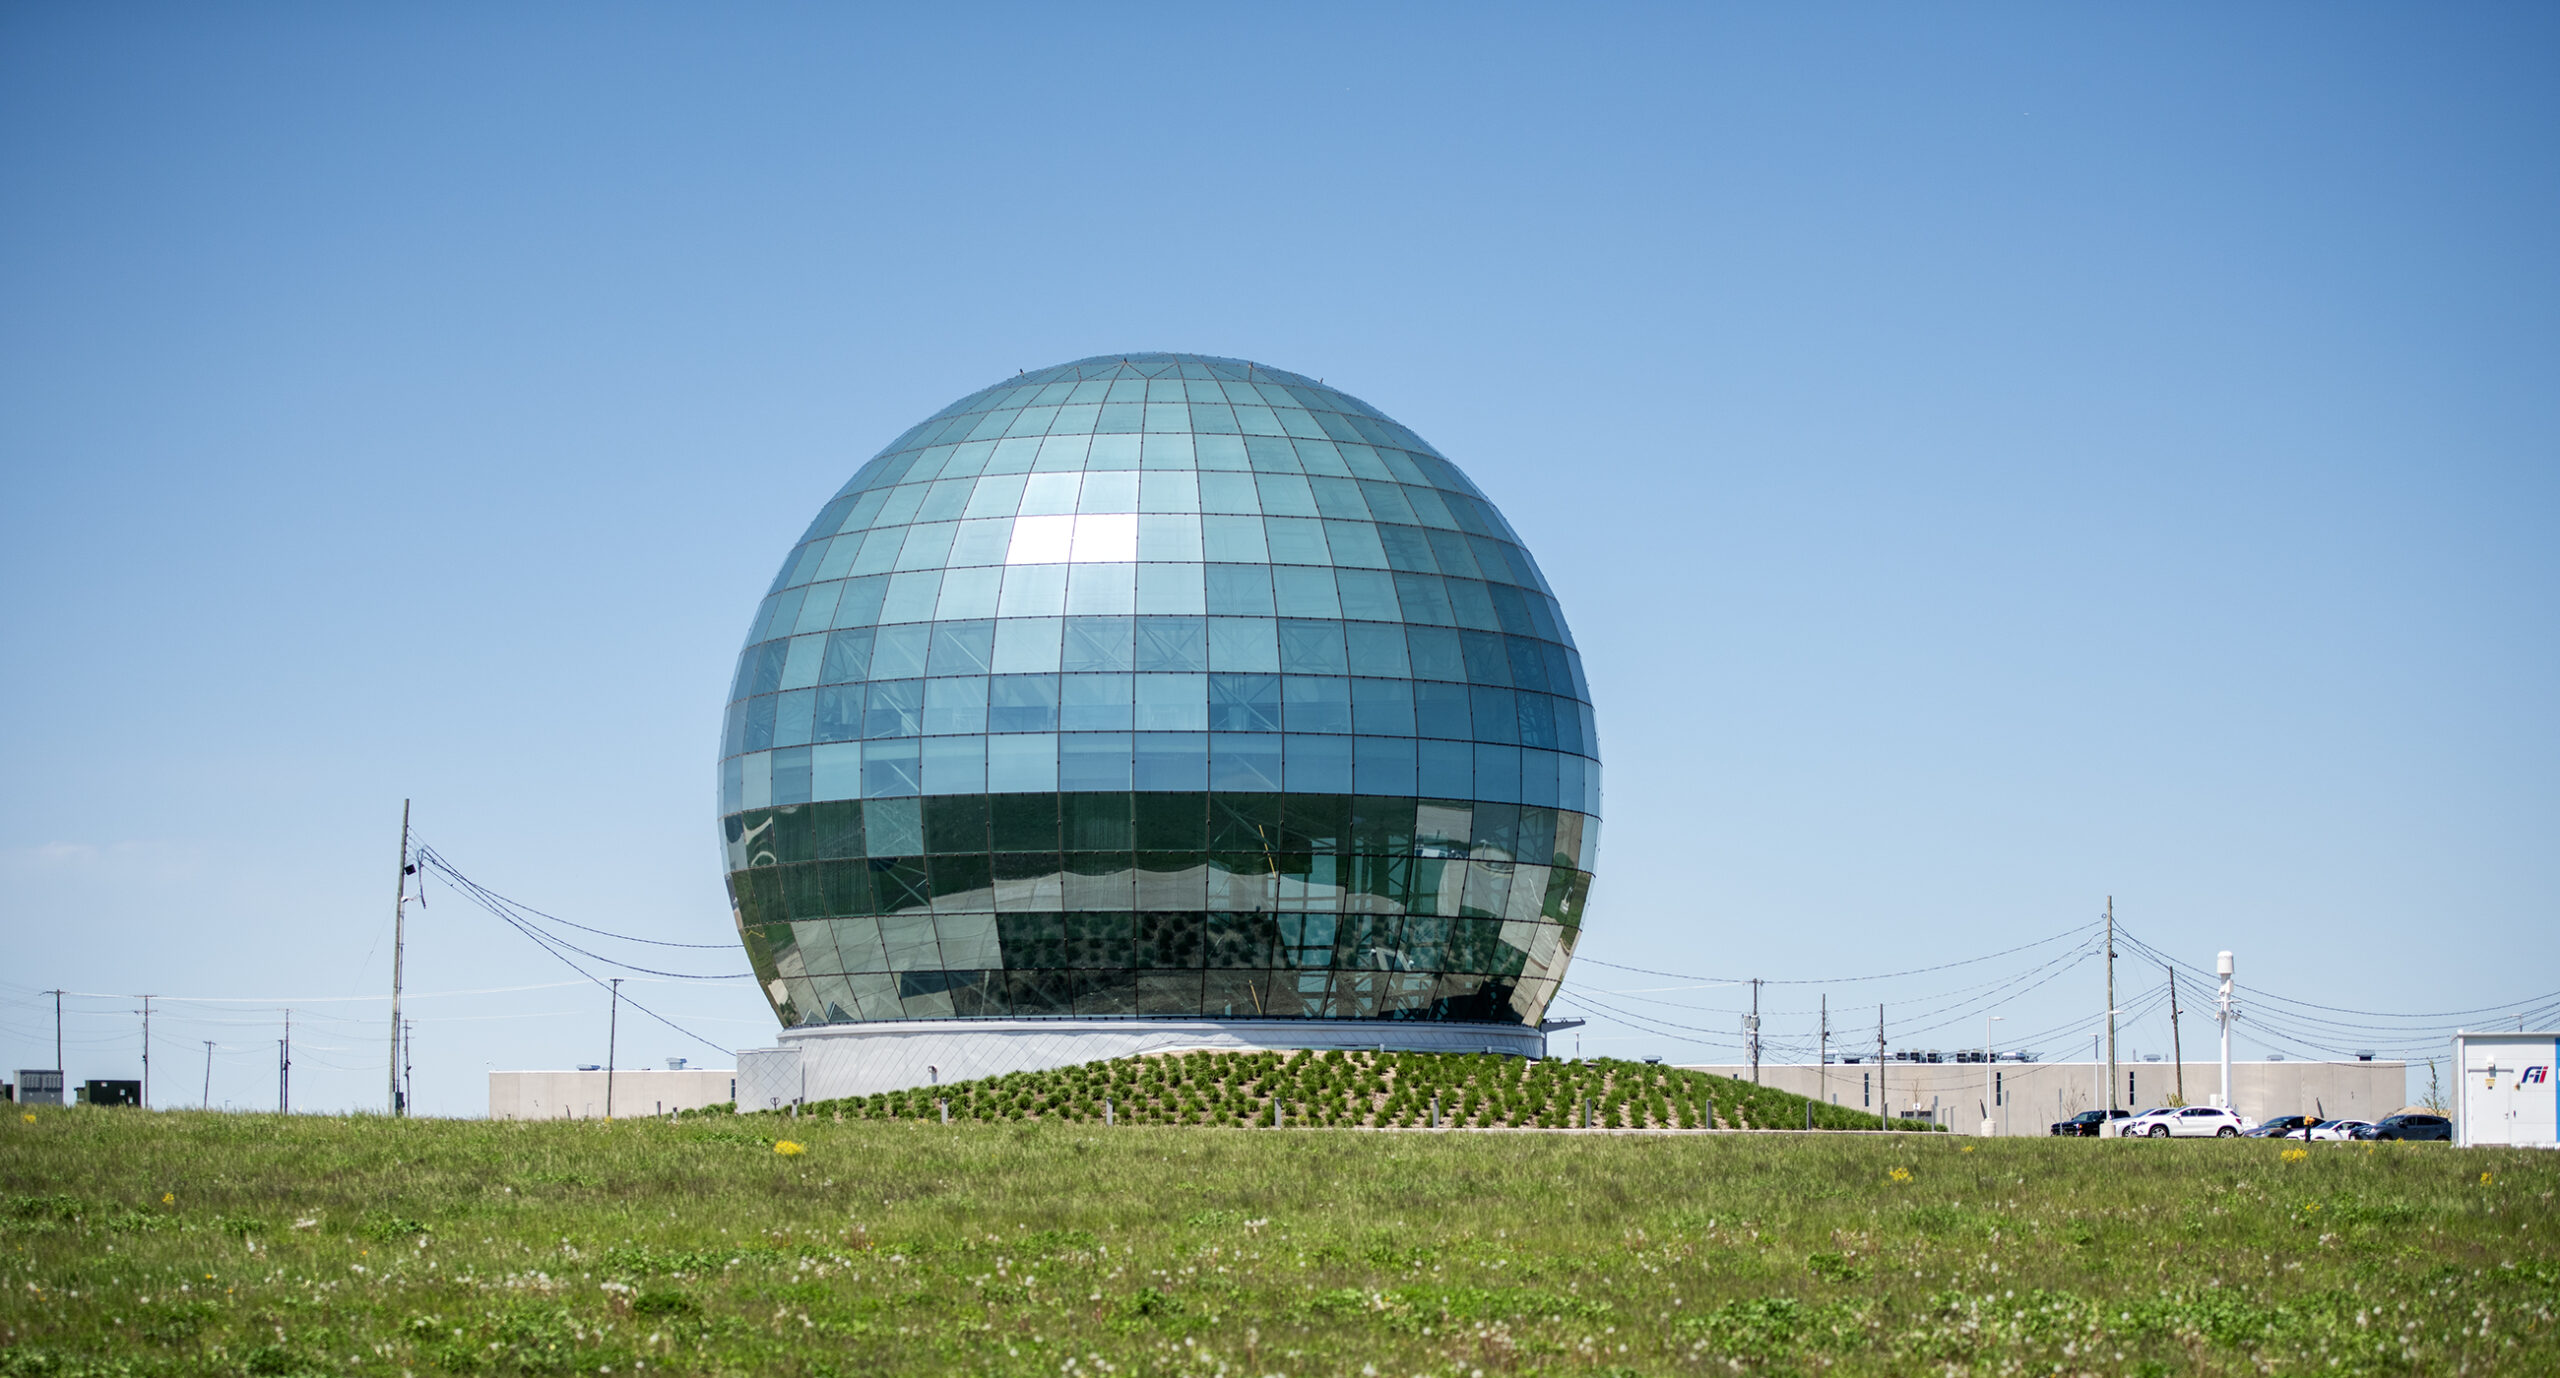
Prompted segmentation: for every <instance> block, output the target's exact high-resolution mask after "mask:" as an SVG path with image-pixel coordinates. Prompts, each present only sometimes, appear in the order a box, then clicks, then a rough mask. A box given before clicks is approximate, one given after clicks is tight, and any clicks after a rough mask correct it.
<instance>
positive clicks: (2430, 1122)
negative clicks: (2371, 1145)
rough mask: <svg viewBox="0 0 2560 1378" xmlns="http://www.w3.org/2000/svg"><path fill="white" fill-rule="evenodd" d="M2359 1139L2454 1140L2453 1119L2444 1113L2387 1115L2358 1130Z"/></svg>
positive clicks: (2450, 1141)
mask: <svg viewBox="0 0 2560 1378" xmlns="http://www.w3.org/2000/svg"><path fill="white" fill-rule="evenodd" d="M2356 1137H2357V1138H2359V1139H2402V1140H2432V1141H2434V1142H2436V1143H2446V1144H2449V1143H2452V1142H2453V1121H2451V1120H2448V1119H2446V1118H2445V1117H2444V1116H2442V1115H2385V1116H2383V1117H2382V1118H2381V1119H2379V1120H2376V1121H2375V1122H2374V1123H2372V1124H2370V1125H2367V1126H2365V1127H2364V1128H2362V1129H2359V1130H2357V1131H2356Z"/></svg>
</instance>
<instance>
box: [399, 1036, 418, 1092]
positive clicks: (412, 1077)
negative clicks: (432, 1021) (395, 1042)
mask: <svg viewBox="0 0 2560 1378" xmlns="http://www.w3.org/2000/svg"><path fill="white" fill-rule="evenodd" d="M417 1103H418V1021H417V1020H414V1019H412V1020H409V1021H407V1022H406V1023H403V1024H402V1025H401V1026H400V1107H401V1110H402V1112H403V1113H406V1112H407V1110H408V1108H409V1107H410V1106H413V1105H416V1104H417Z"/></svg>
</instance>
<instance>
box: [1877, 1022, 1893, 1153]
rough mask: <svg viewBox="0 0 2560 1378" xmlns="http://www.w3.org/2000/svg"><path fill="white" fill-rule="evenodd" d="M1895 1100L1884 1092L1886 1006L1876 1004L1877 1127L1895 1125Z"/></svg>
mask: <svg viewBox="0 0 2560 1378" xmlns="http://www.w3.org/2000/svg"><path fill="white" fill-rule="evenodd" d="M1892 1116H1893V1100H1892V1098H1891V1097H1889V1096H1887V1095H1885V1093H1884V1006H1882V1005H1878V1006H1876V1128H1878V1129H1891V1128H1892V1127H1893V1121H1892Z"/></svg>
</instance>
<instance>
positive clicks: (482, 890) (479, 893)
mask: <svg viewBox="0 0 2560 1378" xmlns="http://www.w3.org/2000/svg"><path fill="white" fill-rule="evenodd" d="M417 855H418V857H419V859H420V861H421V862H422V863H424V864H425V865H426V866H427V867H428V868H429V869H431V870H433V871H434V873H435V876H436V878H437V879H438V880H441V881H443V882H444V883H445V884H447V885H449V886H451V887H452V888H453V889H455V890H457V891H459V892H460V893H461V895H462V897H463V898H464V899H467V900H470V901H471V902H472V903H474V904H476V905H478V906H480V907H481V908H482V909H485V910H487V911H489V913H491V914H493V915H495V916H496V917H497V918H499V919H501V920H503V921H505V922H506V923H507V924H508V925H510V926H512V927H513V928H515V930H516V931H517V932H520V933H523V934H525V935H526V936H528V937H532V936H534V935H535V934H537V933H538V932H539V930H537V929H535V928H534V927H533V926H532V925H531V924H530V923H528V922H526V921H525V920H524V919H522V918H519V917H518V916H517V914H516V910H517V909H518V908H520V906H518V905H517V904H516V903H515V901H513V900H510V899H508V898H507V897H506V896H504V895H501V894H499V893H497V892H496V891H494V890H490V889H488V888H486V887H484V886H482V885H481V884H479V883H478V882H477V881H474V880H472V879H471V878H470V877H469V876H466V875H464V874H462V873H461V872H460V871H457V870H455V869H454V868H453V867H452V865H451V864H449V863H447V862H446V861H445V860H444V859H443V858H442V857H438V856H436V855H435V853H434V852H433V851H432V850H431V849H429V848H427V847H425V846H420V847H419V848H418V852H417ZM523 912H525V913H528V914H531V913H537V912H539V911H536V910H531V909H526V910H524V911H523ZM570 926H571V927H573V928H583V927H585V925H583V924H572V925H570ZM588 931H590V932H602V931H604V930H601V929H589V930H588ZM612 936H615V937H620V936H622V935H620V934H614V935H612ZM537 941H540V942H544V943H557V944H558V945H560V946H561V947H564V948H567V949H568V950H569V951H571V952H574V953H577V954H578V955H579V956H581V957H584V958H586V959H587V960H589V961H593V962H602V963H604V964H605V965H607V966H614V967H620V968H622V969H623V970H624V971H637V972H641V973H643V974H645V975H649V976H664V977H667V978H669V979H671V980H677V981H745V980H751V979H753V978H754V976H755V973H754V972H751V971H728V972H720V973H717V974H704V973H701V972H692V971H660V970H658V969H657V968H655V967H644V966H640V965H637V964H636V963H632V962H626V961H623V960H621V959H620V958H616V957H608V956H606V955H605V954H603V953H601V952H591V951H589V950H587V949H586V948H583V947H580V946H578V945H577V944H575V943H573V942H570V941H569V940H568V939H566V938H563V937H561V936H559V935H558V934H556V933H542V934H540V937H539V938H538V939H537ZM635 941H645V940H635ZM685 945H686V946H699V944H685Z"/></svg>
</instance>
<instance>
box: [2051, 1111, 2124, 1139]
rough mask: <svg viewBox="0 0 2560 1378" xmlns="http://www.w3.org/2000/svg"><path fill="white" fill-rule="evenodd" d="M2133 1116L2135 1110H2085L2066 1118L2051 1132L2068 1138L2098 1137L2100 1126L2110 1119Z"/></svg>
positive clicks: (2122, 1118)
mask: <svg viewBox="0 0 2560 1378" xmlns="http://www.w3.org/2000/svg"><path fill="white" fill-rule="evenodd" d="M2132 1118H2133V1112H2132V1111H2130V1110H2083V1111H2081V1112H2080V1113H2079V1114H2077V1115H2074V1116H2072V1117H2071V1118H2070V1119H2067V1120H2064V1121H2062V1122H2061V1123H2060V1124H2057V1125H2055V1126H2053V1128H2052V1130H2051V1131H2049V1132H2051V1133H2054V1134H2058V1135H2060V1136H2061V1137H2063V1138H2066V1139H2094V1138H2096V1137H2098V1126H2100V1125H2103V1124H2105V1123H2107V1122H2108V1121H2109V1120H2129V1119H2132Z"/></svg>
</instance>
